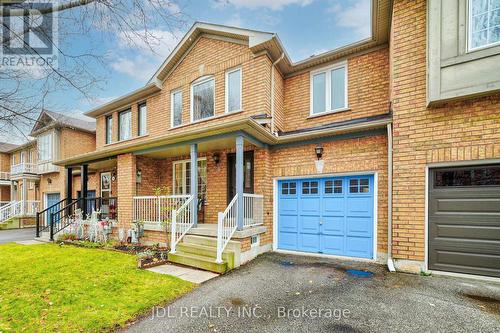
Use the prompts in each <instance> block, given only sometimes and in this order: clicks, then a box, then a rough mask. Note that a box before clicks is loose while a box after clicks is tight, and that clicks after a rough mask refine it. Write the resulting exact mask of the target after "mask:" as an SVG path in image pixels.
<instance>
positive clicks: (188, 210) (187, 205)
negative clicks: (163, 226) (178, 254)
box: [170, 195, 196, 253]
mask: <svg viewBox="0 0 500 333" xmlns="http://www.w3.org/2000/svg"><path fill="white" fill-rule="evenodd" d="M193 199H194V195H191V196H189V199H187V200H186V201H185V202H184V203H183V204H182V206H180V207H179V209H174V210H173V211H172V223H171V230H170V236H171V240H170V252H171V253H175V251H176V247H177V244H178V243H179V241H180V240H181V239H182V237H184V235H185V234H186V233H187V232H188V231H189V229H191V228H192V227H193V225H194V224H193V220H192V218H191V214H193V205H192V201H193ZM194 214H196V211H195V213H194Z"/></svg>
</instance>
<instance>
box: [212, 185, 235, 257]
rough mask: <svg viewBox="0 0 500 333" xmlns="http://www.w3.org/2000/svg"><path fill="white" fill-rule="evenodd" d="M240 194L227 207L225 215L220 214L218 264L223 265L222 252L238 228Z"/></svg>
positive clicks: (218, 224) (218, 223) (218, 222)
mask: <svg viewBox="0 0 500 333" xmlns="http://www.w3.org/2000/svg"><path fill="white" fill-rule="evenodd" d="M237 217H238V194H236V195H235V196H234V198H233V200H231V202H230V203H229V205H227V208H226V210H225V211H224V212H223V213H219V215H218V221H217V258H216V262H217V263H222V252H224V249H225V248H226V245H227V243H229V240H230V239H231V237H233V234H234V232H235V231H236V228H237V227H238V222H237V221H238V218H237Z"/></svg>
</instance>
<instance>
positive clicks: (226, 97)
mask: <svg viewBox="0 0 500 333" xmlns="http://www.w3.org/2000/svg"><path fill="white" fill-rule="evenodd" d="M238 71H239V72H240V108H239V109H237V110H232V111H229V84H228V83H229V74H232V73H234V72H238ZM225 77H226V78H225V84H224V90H225V91H224V96H225V106H224V110H225V113H236V112H240V111H243V71H242V70H241V67H236V68H233V69H230V70H228V71H226V75H225Z"/></svg>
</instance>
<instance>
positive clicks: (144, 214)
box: [133, 195, 190, 223]
mask: <svg viewBox="0 0 500 333" xmlns="http://www.w3.org/2000/svg"><path fill="white" fill-rule="evenodd" d="M189 197H190V196H189V195H162V196H139V197H134V199H133V200H134V214H133V219H134V221H143V222H144V223H161V222H162V221H166V220H169V219H172V211H173V210H174V209H179V207H181V206H182V205H183V204H184V203H185V202H186V201H187V200H188V199H189Z"/></svg>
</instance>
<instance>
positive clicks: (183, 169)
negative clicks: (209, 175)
mask: <svg viewBox="0 0 500 333" xmlns="http://www.w3.org/2000/svg"><path fill="white" fill-rule="evenodd" d="M206 160H207V158H206V157H198V159H197V162H199V161H206ZM186 162H191V159H185V160H178V161H173V162H172V193H173V194H174V195H182V194H183V193H176V192H175V185H176V184H175V166H176V165H177V164H186ZM205 165H206V164H205ZM207 168H208V165H207ZM186 170H187V168H186V167H185V166H184V167H182V179H183V180H184V179H186ZM186 186H187V183H186V184H184V186H183V190H182V192H185V191H186V188H185V187H186Z"/></svg>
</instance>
